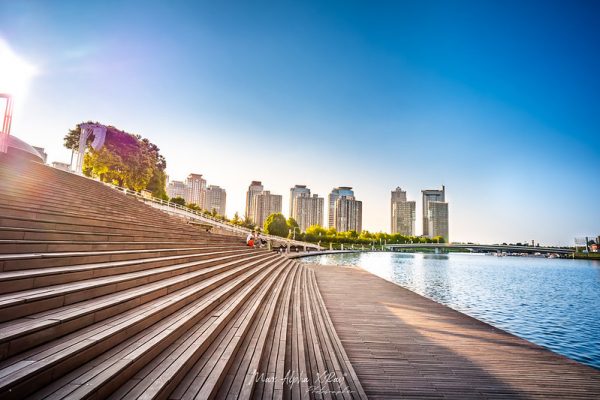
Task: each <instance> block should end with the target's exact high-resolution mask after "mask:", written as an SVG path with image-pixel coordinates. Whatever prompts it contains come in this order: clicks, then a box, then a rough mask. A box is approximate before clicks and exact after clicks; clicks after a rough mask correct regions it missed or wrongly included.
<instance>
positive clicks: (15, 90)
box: [0, 39, 38, 99]
mask: <svg viewBox="0 0 600 400" xmlns="http://www.w3.org/2000/svg"><path fill="white" fill-rule="evenodd" d="M37 72H38V71H37V68H36V67H35V66H33V65H31V64H30V63H28V62H27V61H25V60H24V59H22V58H21V57H19V56H18V55H17V54H16V53H15V52H14V51H13V50H12V49H11V47H10V46H9V45H8V43H6V42H5V41H4V40H2V39H0V93H6V94H9V95H11V96H12V97H14V98H15V99H22V98H23V97H25V96H26V95H27V91H28V89H29V84H30V82H31V79H32V78H33V77H34V76H35V75H36V74H37Z"/></svg>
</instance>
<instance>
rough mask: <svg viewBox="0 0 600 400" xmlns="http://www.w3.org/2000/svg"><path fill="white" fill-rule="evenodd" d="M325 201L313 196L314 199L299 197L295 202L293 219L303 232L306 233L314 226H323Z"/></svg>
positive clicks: (315, 195) (316, 195)
mask: <svg viewBox="0 0 600 400" xmlns="http://www.w3.org/2000/svg"><path fill="white" fill-rule="evenodd" d="M324 203H325V199H324V198H323V197H319V195H318V194H313V195H312V197H304V196H302V197H298V198H297V199H296V200H295V201H294V208H293V209H292V218H294V219H295V220H296V222H298V226H299V227H300V230H301V231H302V232H305V231H306V230H307V229H308V228H309V227H310V226H312V225H320V226H323V207H324Z"/></svg>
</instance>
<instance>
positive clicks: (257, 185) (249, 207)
mask: <svg viewBox="0 0 600 400" xmlns="http://www.w3.org/2000/svg"><path fill="white" fill-rule="evenodd" d="M263 190H264V187H263V185H262V183H261V182H260V181H252V183H250V186H248V191H247V192H246V210H245V216H246V217H247V218H250V220H251V221H254V222H256V216H255V215H254V211H253V208H254V196H256V195H257V194H259V193H262V191H263Z"/></svg>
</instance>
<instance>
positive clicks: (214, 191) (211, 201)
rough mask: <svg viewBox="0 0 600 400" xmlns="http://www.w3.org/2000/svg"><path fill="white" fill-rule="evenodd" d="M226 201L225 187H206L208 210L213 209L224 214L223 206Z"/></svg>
mask: <svg viewBox="0 0 600 400" xmlns="http://www.w3.org/2000/svg"><path fill="white" fill-rule="evenodd" d="M226 202H227V193H226V192H225V189H223V188H221V187H219V186H216V185H210V186H209V187H208V188H207V189H206V209H207V210H208V211H212V210H215V211H216V212H217V214H219V215H225V207H226V204H227V203H226Z"/></svg>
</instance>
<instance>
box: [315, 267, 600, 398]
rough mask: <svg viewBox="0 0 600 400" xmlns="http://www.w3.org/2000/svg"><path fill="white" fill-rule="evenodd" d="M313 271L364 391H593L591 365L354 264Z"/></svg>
mask: <svg viewBox="0 0 600 400" xmlns="http://www.w3.org/2000/svg"><path fill="white" fill-rule="evenodd" d="M314 271H315V273H316V277H317V281H318V286H319V291H320V293H321V295H322V298H323V300H324V302H325V305H326V308H327V311H328V313H329V316H330V318H331V321H332V324H333V325H334V327H335V330H336V332H337V335H338V336H339V339H340V341H341V343H342V344H343V348H344V349H345V351H346V353H347V357H348V359H349V360H350V362H351V363H352V366H353V368H354V369H355V371H356V374H357V376H358V378H359V379H360V383H361V384H362V386H363V388H364V390H365V392H366V394H367V396H369V398H378V399H389V398H417V397H418V398H449V397H450V398H465V399H467V398H488V397H489V398H535V399H546V398H585V399H597V398H600V374H599V373H598V371H597V370H594V369H593V368H590V367H587V366H585V365H582V364H578V363H576V362H574V361H571V360H568V359H566V358H565V357H562V356H560V355H557V354H555V353H552V352H550V351H548V350H546V349H543V348H541V347H539V346H536V345H534V344H532V343H530V342H527V341H525V340H523V339H520V338H518V337H516V336H513V335H510V334H508V333H506V332H504V331H502V330H499V329H496V328H494V327H491V326H490V325H488V324H485V323H483V322H480V321H477V320H475V319H473V318H470V317H468V316H466V315H464V314H461V313H459V312H457V311H454V310H452V309H450V308H448V307H445V306H443V305H441V304H438V303H435V302H433V301H431V300H429V299H426V298H424V297H422V296H419V295H417V294H415V293H413V292H410V291H408V290H406V289H403V288H401V287H399V286H397V285H395V284H393V283H390V282H387V281H385V280H383V279H380V278H378V277H376V276H374V275H371V274H370V273H368V272H366V271H363V270H360V269H358V268H349V267H336V266H315V267H314ZM348 293H352V298H351V299H349V298H348Z"/></svg>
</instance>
